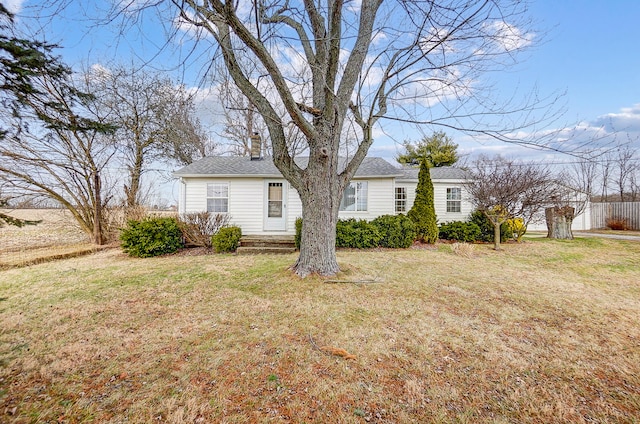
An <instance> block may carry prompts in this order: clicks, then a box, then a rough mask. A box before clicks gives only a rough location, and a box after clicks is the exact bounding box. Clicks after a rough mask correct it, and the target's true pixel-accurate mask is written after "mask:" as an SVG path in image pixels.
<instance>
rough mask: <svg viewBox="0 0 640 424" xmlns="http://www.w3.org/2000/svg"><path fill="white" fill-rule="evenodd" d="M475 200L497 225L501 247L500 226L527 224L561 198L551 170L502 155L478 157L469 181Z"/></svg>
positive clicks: (496, 237)
mask: <svg viewBox="0 0 640 424" xmlns="http://www.w3.org/2000/svg"><path fill="white" fill-rule="evenodd" d="M465 186H466V188H467V192H468V193H469V196H470V200H471V202H472V203H473V204H474V205H475V207H476V208H478V209H479V210H481V211H482V212H483V213H484V214H485V215H486V216H487V218H489V220H490V221H491V223H492V224H493V226H494V248H495V249H496V250H499V249H500V225H502V224H503V223H504V222H506V221H507V220H508V219H512V218H522V219H523V224H524V225H525V227H526V226H527V225H528V224H529V223H530V222H532V220H534V219H535V218H536V216H537V215H538V214H539V213H540V212H541V211H542V210H543V209H544V208H545V206H547V205H550V204H553V199H555V198H556V197H557V194H556V190H557V184H556V180H555V178H554V177H553V174H552V173H551V171H550V169H549V168H548V167H545V166H541V165H536V164H533V163H521V162H516V161H515V160H510V159H505V158H503V157H501V156H496V157H491V158H490V157H488V156H482V157H480V158H478V159H477V160H476V161H475V162H474V163H473V165H472V166H471V171H470V177H469V180H468V181H467V183H466V184H465Z"/></svg>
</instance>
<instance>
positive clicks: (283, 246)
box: [237, 235, 296, 255]
mask: <svg viewBox="0 0 640 424" xmlns="http://www.w3.org/2000/svg"><path fill="white" fill-rule="evenodd" d="M295 251H296V243H295V240H294V238H293V236H285V235H281V236H242V238H241V239H240V246H239V247H238V250H237V252H238V254H239V255H257V254H261V253H269V254H287V253H293V252H295Z"/></svg>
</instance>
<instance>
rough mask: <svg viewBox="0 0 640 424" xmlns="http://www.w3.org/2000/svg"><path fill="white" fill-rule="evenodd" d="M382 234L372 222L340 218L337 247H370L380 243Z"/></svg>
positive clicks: (337, 230) (337, 227)
mask: <svg viewBox="0 0 640 424" xmlns="http://www.w3.org/2000/svg"><path fill="white" fill-rule="evenodd" d="M380 240H382V236H381V234H380V232H379V231H378V228H377V227H376V226H375V225H373V224H372V223H370V222H368V221H366V220H364V219H359V220H356V219H355V218H350V219H340V220H338V224H337V226H336V247H351V248H356V249H369V248H372V247H378V246H379V245H380Z"/></svg>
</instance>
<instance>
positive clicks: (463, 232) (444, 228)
mask: <svg viewBox="0 0 640 424" xmlns="http://www.w3.org/2000/svg"><path fill="white" fill-rule="evenodd" d="M481 235H482V234H481V231H480V227H478V224H476V223H475V222H464V221H451V222H448V223H445V224H441V225H440V229H439V237H440V238H441V239H443V240H456V241H463V242H467V243H473V242H474V241H479V240H481Z"/></svg>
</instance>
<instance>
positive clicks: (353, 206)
mask: <svg viewBox="0 0 640 424" xmlns="http://www.w3.org/2000/svg"><path fill="white" fill-rule="evenodd" d="M367 188H368V184H367V182H366V181H358V182H351V183H349V185H348V186H347V188H346V189H345V190H344V194H343V195H342V201H341V202H340V210H341V211H366V210H367V200H368V195H367Z"/></svg>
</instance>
